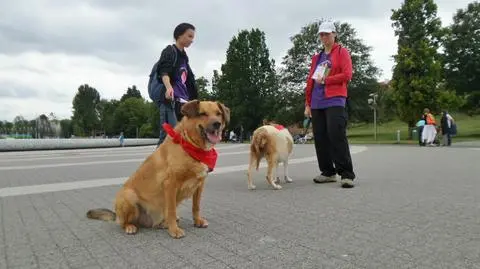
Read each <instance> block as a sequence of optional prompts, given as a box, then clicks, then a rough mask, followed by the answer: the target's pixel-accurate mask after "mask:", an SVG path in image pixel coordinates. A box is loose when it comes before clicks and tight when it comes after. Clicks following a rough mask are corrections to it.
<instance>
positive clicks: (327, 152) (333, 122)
mask: <svg viewBox="0 0 480 269" xmlns="http://www.w3.org/2000/svg"><path fill="white" fill-rule="evenodd" d="M312 127H313V138H314V141H315V150H316V153H317V160H318V167H319V168H320V171H321V173H322V175H324V176H333V175H335V174H339V175H340V176H341V178H342V179H343V178H346V179H351V180H353V179H355V173H354V172H353V165H352V158H351V155H350V148H349V146H348V140H347V112H346V111H345V108H344V107H340V106H337V107H329V108H326V109H312Z"/></svg>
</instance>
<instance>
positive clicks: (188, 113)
mask: <svg viewBox="0 0 480 269" xmlns="http://www.w3.org/2000/svg"><path fill="white" fill-rule="evenodd" d="M181 112H182V114H183V115H184V116H185V117H184V120H182V122H184V126H185V129H186V130H187V131H188V132H189V135H191V136H196V137H192V139H194V140H195V141H196V142H197V143H200V144H202V145H204V146H206V147H207V146H208V144H210V145H215V144H217V143H218V142H220V141H221V140H222V132H223V129H224V128H225V126H226V125H228V123H229V121H230V109H229V108H228V107H226V106H225V105H224V104H222V103H220V102H213V101H199V100H192V101H190V102H188V103H186V104H184V105H183V106H182V110H181Z"/></svg>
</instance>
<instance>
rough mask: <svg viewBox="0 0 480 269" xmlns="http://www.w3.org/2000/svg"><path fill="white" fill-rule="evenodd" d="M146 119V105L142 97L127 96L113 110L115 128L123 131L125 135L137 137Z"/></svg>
mask: <svg viewBox="0 0 480 269" xmlns="http://www.w3.org/2000/svg"><path fill="white" fill-rule="evenodd" d="M147 120H148V107H147V103H145V100H144V99H143V98H128V99H126V100H125V101H124V102H120V104H119V106H118V107H117V109H116V110H115V130H118V131H123V133H124V135H125V137H137V131H140V127H142V125H143V124H144V123H146V122H147ZM137 128H138V129H137Z"/></svg>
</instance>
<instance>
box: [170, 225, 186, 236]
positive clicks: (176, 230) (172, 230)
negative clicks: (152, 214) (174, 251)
mask: <svg viewBox="0 0 480 269" xmlns="http://www.w3.org/2000/svg"><path fill="white" fill-rule="evenodd" d="M168 234H169V235H170V236H171V237H173V238H175V239H178V238H182V237H184V236H185V232H184V231H183V230H182V229H180V228H179V227H178V226H176V225H175V227H172V228H170V227H169V228H168Z"/></svg>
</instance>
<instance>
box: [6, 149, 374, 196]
mask: <svg viewBox="0 0 480 269" xmlns="http://www.w3.org/2000/svg"><path fill="white" fill-rule="evenodd" d="M364 150H366V147H355V148H352V150H351V153H352V154H355V153H360V152H362V151H364ZM315 160H316V157H315V156H311V157H305V158H296V159H290V160H289V165H293V164H300V163H308V162H313V161H315ZM266 166H267V165H266V163H264V162H263V163H261V164H260V167H261V168H265V167H266ZM247 169H248V165H247V164H244V165H235V166H225V167H219V168H216V169H215V170H214V171H213V172H212V175H216V174H225V173H232V172H239V171H245V170H247ZM126 179H127V177H120V178H105V179H92V180H83V181H74V182H62V183H51V184H39V185H30V186H21V187H7V188H2V189H0V197H8V196H18V195H27V194H36V193H45V192H55V191H67V190H75V189H84V188H92V187H103V186H111V185H120V184H123V183H124V182H125V181H126Z"/></svg>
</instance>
